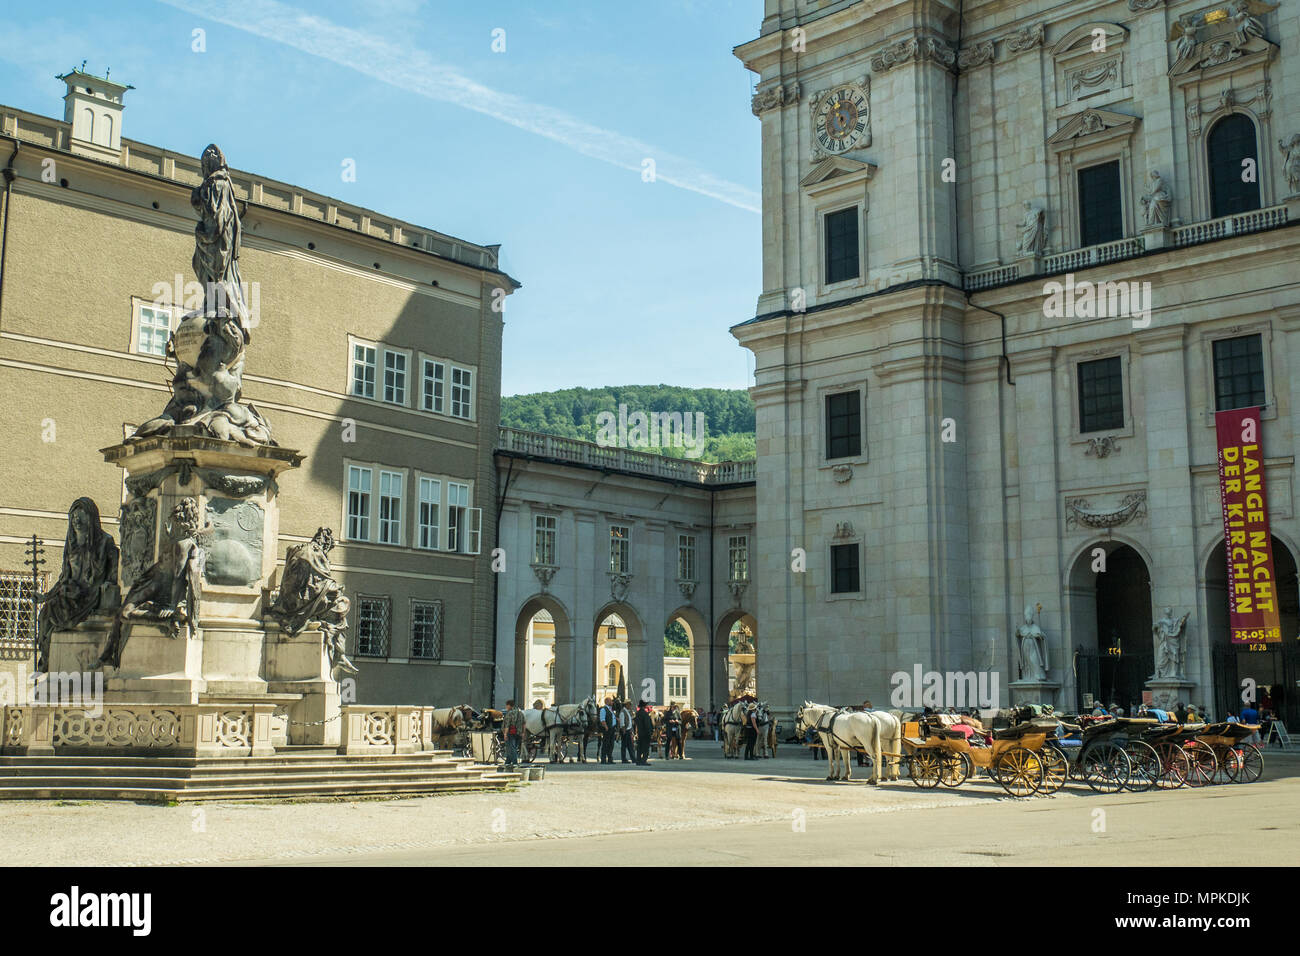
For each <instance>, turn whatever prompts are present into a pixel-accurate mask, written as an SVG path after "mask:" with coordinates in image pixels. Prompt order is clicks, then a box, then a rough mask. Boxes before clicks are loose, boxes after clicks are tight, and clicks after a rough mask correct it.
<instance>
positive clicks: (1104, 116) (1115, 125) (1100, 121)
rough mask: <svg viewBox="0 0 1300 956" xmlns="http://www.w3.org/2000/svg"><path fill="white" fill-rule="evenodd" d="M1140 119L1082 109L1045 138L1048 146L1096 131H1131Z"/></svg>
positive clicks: (1111, 112) (1091, 134) (1109, 112)
mask: <svg viewBox="0 0 1300 956" xmlns="http://www.w3.org/2000/svg"><path fill="white" fill-rule="evenodd" d="M1139 122H1141V119H1140V118H1139V117H1137V116H1129V115H1128V114H1127V113H1116V112H1114V111H1112V110H1084V111H1083V112H1082V113H1079V114H1078V115H1076V116H1074V117H1072V118H1071V119H1070V121H1069V122H1068V123H1066V124H1065V125H1064V126H1062V127H1061V128H1060V129H1059V130H1057V131H1056V132H1055V133H1053V134H1052V136H1051V137H1050V138H1049V139H1048V140H1047V144H1048V145H1049V146H1063V145H1067V144H1069V143H1070V142H1071V141H1072V140H1075V139H1079V138H1080V137H1085V136H1095V135H1097V134H1098V133H1131V132H1133V129H1134V128H1135V127H1136V126H1137V124H1138V123H1139Z"/></svg>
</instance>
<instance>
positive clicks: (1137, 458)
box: [733, 0, 1300, 726]
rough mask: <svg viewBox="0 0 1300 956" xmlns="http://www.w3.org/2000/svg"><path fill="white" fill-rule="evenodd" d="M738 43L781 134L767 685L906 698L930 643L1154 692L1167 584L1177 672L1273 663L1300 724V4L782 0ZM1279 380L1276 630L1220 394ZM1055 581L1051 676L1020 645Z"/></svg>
mask: <svg viewBox="0 0 1300 956" xmlns="http://www.w3.org/2000/svg"><path fill="white" fill-rule="evenodd" d="M736 55H737V56H738V57H739V58H740V59H741V60H742V62H743V63H744V65H745V66H746V68H747V69H749V70H751V71H752V72H753V74H754V78H755V82H756V89H755V93H754V96H753V103H752V108H753V112H754V114H755V115H756V117H757V118H758V120H759V121H760V122H761V123H762V200H763V217H762V222H763V288H762V290H761V294H760V296H759V298H758V305H757V309H756V313H755V316H754V317H753V318H752V319H750V320H749V321H746V322H743V323H741V324H740V325H738V326H736V327H735V328H734V329H733V332H734V334H735V336H736V338H737V339H738V340H739V341H740V342H741V344H742V345H744V346H745V347H746V348H748V349H750V350H752V351H753V353H754V355H755V361H756V386H755V388H754V389H753V395H754V398H755V401H756V403H757V406H758V424H757V430H758V435H757V443H758V474H757V517H756V526H757V532H756V535H757V548H756V550H755V579H756V582H757V583H758V585H759V587H758V590H757V607H756V616H757V618H758V620H759V621H761V623H762V628H763V633H762V640H761V642H760V645H759V646H760V653H759V655H758V675H759V684H760V686H761V687H762V688H764V694H765V696H768V697H769V698H770V699H772V700H773V701H774V702H775V701H778V700H780V701H784V702H787V703H792V702H795V701H798V700H801V699H803V698H805V697H812V698H814V699H823V700H825V699H829V700H832V701H835V702H843V701H856V700H859V699H861V698H863V697H871V698H873V699H875V700H876V701H877V705H879V701H880V700H882V699H887V698H888V697H889V691H890V689H891V687H892V686H893V675H894V674H896V673H898V672H907V673H912V672H913V670H914V668H916V667H918V666H919V667H921V668H923V669H924V670H926V671H929V670H935V671H940V672H943V671H962V672H968V671H977V672H991V673H992V674H996V675H999V677H1000V685H1001V694H1000V696H1001V698H1002V700H1003V702H1005V701H1006V699H1007V698H1008V696H1010V697H1012V698H1019V699H1037V700H1044V701H1047V702H1053V703H1056V704H1058V705H1065V706H1067V707H1071V708H1072V707H1074V706H1077V705H1078V704H1079V703H1081V702H1082V700H1083V698H1084V696H1085V695H1093V696H1095V697H1101V698H1104V699H1106V700H1107V701H1108V702H1109V701H1111V700H1114V701H1117V702H1118V703H1120V704H1121V706H1124V707H1126V708H1127V707H1129V706H1131V704H1132V702H1134V701H1136V700H1140V699H1141V694H1142V692H1143V691H1144V690H1149V689H1151V686H1152V685H1151V684H1150V682H1149V678H1150V676H1151V675H1152V673H1153V671H1152V667H1153V663H1152V656H1153V650H1152V632H1151V626H1152V622H1153V608H1154V609H1156V611H1155V616H1156V617H1158V616H1159V614H1160V610H1159V609H1161V608H1163V607H1164V606H1166V605H1170V606H1172V607H1173V608H1174V609H1175V614H1177V615H1181V614H1182V613H1184V612H1190V619H1189V621H1188V624H1187V629H1186V636H1187V645H1186V660H1185V665H1184V669H1185V673H1184V675H1181V676H1182V677H1183V678H1184V679H1182V680H1179V681H1173V682H1171V683H1170V684H1169V686H1167V687H1166V688H1164V689H1165V690H1167V691H1168V692H1169V693H1170V694H1171V695H1174V696H1179V697H1182V698H1183V699H1184V700H1186V699H1188V697H1190V698H1191V699H1192V700H1194V701H1196V702H1203V703H1205V704H1208V705H1209V706H1210V708H1211V710H1213V711H1214V712H1215V713H1216V714H1218V715H1223V714H1224V713H1225V712H1227V711H1228V710H1233V709H1236V708H1237V707H1239V706H1240V698H1239V694H1240V681H1242V680H1243V679H1245V678H1247V677H1250V678H1253V679H1254V680H1255V681H1257V682H1258V685H1259V687H1260V688H1261V689H1262V692H1261V702H1262V703H1264V704H1265V706H1266V707H1267V706H1268V705H1269V704H1270V703H1271V704H1272V706H1273V707H1275V708H1277V709H1279V710H1280V711H1281V712H1282V713H1283V714H1284V715H1285V716H1286V717H1287V719H1288V720H1289V721H1291V722H1292V726H1294V725H1295V722H1296V721H1297V720H1300V714H1298V713H1297V709H1296V697H1297V696H1298V695H1297V691H1300V687H1298V686H1297V683H1296V681H1297V678H1300V670H1298V663H1300V658H1298V657H1297V653H1296V651H1297V641H1296V636H1297V625H1298V620H1297V611H1298V605H1300V600H1298V599H1297V588H1296V577H1295V575H1296V558H1297V555H1300V523H1297V520H1296V516H1295V502H1294V485H1295V455H1296V451H1297V440H1298V439H1300V435H1298V434H1297V428H1296V420H1297V419H1296V415H1295V407H1294V405H1295V402H1296V401H1297V399H1300V396H1297V395H1296V394H1295V393H1294V392H1293V391H1292V388H1291V383H1292V382H1293V381H1294V380H1296V379H1297V377H1298V376H1297V373H1298V372H1300V272H1298V271H1297V269H1296V262H1297V261H1298V260H1300V230H1297V229H1296V228H1295V227H1296V225H1297V219H1298V218H1300V136H1297V134H1298V133H1300V107H1297V103H1300V14H1298V13H1297V9H1296V7H1295V6H1294V5H1292V4H1290V3H1287V2H1283V3H1281V4H1274V3H1265V2H1260V0H1245V2H1226V0H1225V2H1220V3H1204V2H1198V0H1167V2H1166V0H1104V2H1103V0H1092V2H1082V3H1081V2H1070V3H1064V2H1058V0H1016V2H1009V0H965V2H963V3H959V2H957V0H920V2H913V0H906V2H903V0H857V2H851V0H766V2H765V3H764V10H763V20H762V24H761V27H760V35H759V37H758V38H757V39H755V40H752V41H750V42H748V43H745V44H743V45H742V46H740V47H738V48H737V49H736ZM1054 282H1055V283H1060V284H1061V287H1062V288H1055V287H1054V286H1052V285H1051V283H1054ZM1103 282H1112V283H1123V284H1124V285H1123V286H1112V287H1110V289H1109V290H1108V291H1109V292H1112V293H1114V294H1115V297H1114V298H1111V299H1110V300H1109V301H1108V302H1107V301H1106V300H1107V296H1106V295H1104V294H1103V296H1102V302H1103V305H1106V304H1108V305H1109V306H1110V308H1104V307H1103V306H1099V305H1097V304H1095V303H1093V304H1092V305H1089V304H1087V303H1086V302H1085V301H1084V299H1083V298H1081V293H1080V291H1079V290H1080V288H1081V286H1080V285H1079V284H1080V283H1103ZM1062 289H1063V290H1064V291H1063V290H1062ZM1104 291H1106V290H1104ZM1120 292H1123V293H1125V294H1126V295H1129V296H1130V298H1129V301H1128V302H1127V306H1125V303H1124V302H1123V301H1121V300H1119V298H1118V293H1120ZM1063 297H1064V299H1063ZM1063 301H1064V306H1063V307H1058V306H1061V305H1062V302H1063ZM1076 306H1077V308H1076ZM1117 306H1118V307H1117ZM1254 405H1262V406H1263V408H1264V411H1263V414H1262V426H1261V427H1262V430H1263V437H1262V440H1263V449H1264V454H1265V456H1266V473H1267V483H1268V494H1269V505H1270V510H1271V515H1272V533H1273V537H1274V540H1273V544H1274V559H1275V562H1276V567H1277V576H1278V580H1279V586H1280V595H1279V597H1280V604H1281V608H1282V624H1283V633H1284V635H1285V637H1284V641H1283V643H1282V644H1281V645H1273V646H1271V647H1269V648H1268V649H1267V650H1264V651H1258V652H1249V651H1246V650H1244V649H1241V648H1236V647H1232V646H1229V645H1228V644H1227V621H1226V617H1227V615H1226V604H1227V600H1226V597H1227V595H1226V583H1225V559H1224V546H1223V523H1222V516H1221V513H1220V511H1219V504H1218V489H1217V471H1216V444H1215V432H1214V428H1213V421H1214V418H1213V413H1214V411H1215V410H1216V409H1227V408H1234V407H1244V406H1254ZM800 548H801V549H804V551H806V555H807V570H806V572H803V573H800V572H799V571H798V570H792V557H791V555H792V550H793V549H800ZM1098 550H1100V552H1101V554H1102V555H1103V557H1104V558H1105V570H1104V571H1101V572H1099V571H1095V570H1094V562H1095V561H1096V560H1097V559H1096V553H1097V551H1098ZM1040 603H1041V605H1042V611H1041V613H1040V614H1039V615H1038V621H1039V624H1040V625H1041V628H1042V630H1043V631H1044V632H1045V634H1046V638H1047V650H1048V655H1047V657H1048V660H1047V674H1046V676H1045V678H1042V679H1034V675H1030V674H1027V673H1024V672H1023V668H1022V666H1021V661H1020V660H1019V657H1020V655H1019V653H1018V649H1017V646H1016V641H1015V639H1014V637H1013V635H1014V633H1015V629H1016V627H1017V625H1018V623H1019V622H1020V621H1021V618H1022V614H1023V612H1024V609H1025V607H1026V606H1027V605H1029V606H1031V608H1032V606H1034V605H1037V604H1040ZM945 703H947V702H945Z"/></svg>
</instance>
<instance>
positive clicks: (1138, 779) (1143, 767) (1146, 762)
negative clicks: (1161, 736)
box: [1124, 740, 1162, 793]
mask: <svg viewBox="0 0 1300 956" xmlns="http://www.w3.org/2000/svg"><path fill="white" fill-rule="evenodd" d="M1124 752H1125V753H1126V754H1128V759H1129V763H1130V764H1131V765H1132V773H1130V774H1129V777H1128V782H1127V783H1126V784H1125V786H1126V787H1128V788H1129V789H1130V790H1132V791H1133V792H1134V793H1146V791H1148V790H1150V789H1151V788H1152V787H1154V786H1155V785H1156V784H1157V783H1158V782H1159V781H1160V774H1161V770H1162V767H1161V763H1160V755H1159V754H1157V753H1156V750H1155V748H1154V747H1152V746H1151V745H1150V744H1149V743H1147V742H1146V741H1145V740H1130V741H1129V742H1128V744H1127V745H1126V746H1125V747H1124Z"/></svg>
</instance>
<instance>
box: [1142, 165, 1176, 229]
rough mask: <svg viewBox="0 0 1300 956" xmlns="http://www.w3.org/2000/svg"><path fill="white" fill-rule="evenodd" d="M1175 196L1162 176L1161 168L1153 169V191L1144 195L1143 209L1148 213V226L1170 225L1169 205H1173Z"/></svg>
mask: <svg viewBox="0 0 1300 956" xmlns="http://www.w3.org/2000/svg"><path fill="white" fill-rule="evenodd" d="M1173 201H1174V196H1173V193H1171V192H1170V191H1169V187H1168V186H1167V185H1166V184H1165V181H1164V179H1163V178H1161V176H1160V170H1158V169H1153V170H1151V192H1149V193H1147V194H1146V195H1145V196H1143V197H1142V209H1143V210H1144V212H1145V213H1146V217H1147V225H1148V226H1168V225H1169V207H1170V206H1172V205H1173Z"/></svg>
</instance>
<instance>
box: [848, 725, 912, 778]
mask: <svg viewBox="0 0 1300 956" xmlns="http://www.w3.org/2000/svg"><path fill="white" fill-rule="evenodd" d="M848 716H849V718H850V720H849V731H850V733H852V735H853V736H854V737H855V738H857V740H858V741H859V742H860V744H861V746H862V747H864V748H866V749H867V752H868V753H869V754H870V755H871V782H872V783H879V782H880V777H881V774H882V772H887V773H888V776H889V779H890V780H897V779H898V764H899V759H900V758H898V757H895V756H892V754H897V753H900V752H901V748H902V746H903V725H902V724H901V723H900V722H899V720H898V718H897V717H895V716H894V715H893V714H890V713H889V712H887V711H883V710H867V711H855V712H851V713H849V714H848ZM868 724H872V725H873V726H871V727H868V726H867V725H868ZM868 741H869V743H868ZM886 754H888V755H891V756H886ZM886 763H887V765H886Z"/></svg>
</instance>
